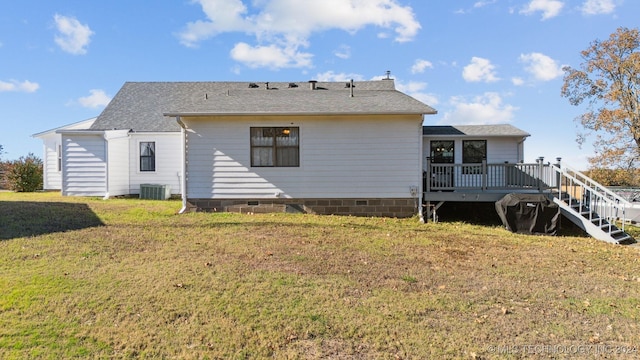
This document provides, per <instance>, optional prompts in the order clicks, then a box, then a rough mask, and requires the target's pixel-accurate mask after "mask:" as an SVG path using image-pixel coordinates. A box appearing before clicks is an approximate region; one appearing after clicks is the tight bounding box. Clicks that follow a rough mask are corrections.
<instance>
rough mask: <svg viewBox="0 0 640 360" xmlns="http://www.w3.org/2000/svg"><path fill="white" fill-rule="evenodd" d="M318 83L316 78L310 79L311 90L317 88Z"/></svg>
mask: <svg viewBox="0 0 640 360" xmlns="http://www.w3.org/2000/svg"><path fill="white" fill-rule="evenodd" d="M316 83H317V81H315V80H310V81H309V86H310V87H309V88H310V89H311V90H315V89H316Z"/></svg>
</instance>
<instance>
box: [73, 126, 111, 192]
mask: <svg viewBox="0 0 640 360" xmlns="http://www.w3.org/2000/svg"><path fill="white" fill-rule="evenodd" d="M62 145H63V150H62V152H63V154H62V155H63V169H62V171H63V173H64V174H65V176H64V179H63V184H62V195H78V196H104V195H105V194H106V190H107V181H106V178H107V165H106V144H105V141H104V138H103V137H102V134H101V133H100V134H97V135H75V136H73V137H69V136H65V135H63V136H62Z"/></svg>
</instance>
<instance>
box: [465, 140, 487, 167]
mask: <svg viewBox="0 0 640 360" xmlns="http://www.w3.org/2000/svg"><path fill="white" fill-rule="evenodd" d="M486 159H487V140H463V141H462V163H463V164H478V165H477V166H470V167H467V166H465V167H463V173H465V174H479V173H481V172H482V167H481V166H480V164H481V163H482V160H486Z"/></svg>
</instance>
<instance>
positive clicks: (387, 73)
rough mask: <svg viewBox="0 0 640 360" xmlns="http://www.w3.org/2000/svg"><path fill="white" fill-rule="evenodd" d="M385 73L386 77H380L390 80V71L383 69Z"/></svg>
mask: <svg viewBox="0 0 640 360" xmlns="http://www.w3.org/2000/svg"><path fill="white" fill-rule="evenodd" d="M385 74H386V75H387V77H386V78H384V79H382V80H391V71H390V70H387V71H385Z"/></svg>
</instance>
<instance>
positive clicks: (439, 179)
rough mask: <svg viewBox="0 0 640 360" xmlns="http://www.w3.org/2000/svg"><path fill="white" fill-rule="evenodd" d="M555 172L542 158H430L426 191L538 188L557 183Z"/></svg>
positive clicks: (426, 172)
mask: <svg viewBox="0 0 640 360" xmlns="http://www.w3.org/2000/svg"><path fill="white" fill-rule="evenodd" d="M554 175H555V172H554V171H553V170H552V169H550V164H544V163H543V161H542V159H539V160H538V161H537V162H536V163H530V164H525V163H517V164H513V163H502V164H490V163H487V162H486V160H484V161H483V162H482V163H478V164H439V163H432V162H431V161H430V159H429V158H427V170H426V171H425V186H424V188H425V191H427V192H429V191H453V190H478V191H492V190H539V191H544V190H548V189H553V188H555V187H556V186H557V178H556V177H555V176H554Z"/></svg>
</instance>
